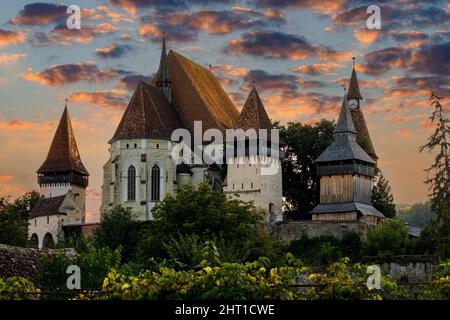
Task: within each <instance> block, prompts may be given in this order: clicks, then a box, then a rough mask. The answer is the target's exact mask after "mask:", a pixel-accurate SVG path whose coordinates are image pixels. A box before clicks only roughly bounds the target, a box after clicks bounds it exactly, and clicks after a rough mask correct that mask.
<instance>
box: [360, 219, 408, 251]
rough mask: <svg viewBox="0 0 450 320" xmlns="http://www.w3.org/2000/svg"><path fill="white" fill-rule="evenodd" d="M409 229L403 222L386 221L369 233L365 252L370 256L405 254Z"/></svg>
mask: <svg viewBox="0 0 450 320" xmlns="http://www.w3.org/2000/svg"><path fill="white" fill-rule="evenodd" d="M407 242H408V228H407V227H406V225H405V223H404V222H403V221H401V220H394V219H389V220H385V221H383V222H382V223H380V224H379V225H377V226H376V227H375V228H373V229H371V230H370V231H369V232H368V233H367V239H366V241H365V243H364V252H365V254H366V255H368V256H377V255H378V256H380V255H398V254H404V253H405V248H406V247H407Z"/></svg>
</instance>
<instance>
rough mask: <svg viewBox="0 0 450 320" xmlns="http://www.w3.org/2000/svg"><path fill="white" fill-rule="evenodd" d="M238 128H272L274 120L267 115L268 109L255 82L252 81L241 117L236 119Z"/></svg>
mask: <svg viewBox="0 0 450 320" xmlns="http://www.w3.org/2000/svg"><path fill="white" fill-rule="evenodd" d="M236 128H239V129H243V130H248V129H256V130H259V129H267V130H270V129H272V122H271V121H270V118H269V116H268V115H267V112H266V109H265V108H264V105H263V103H262V101H261V98H260V97H259V94H258V91H256V87H255V82H254V81H253V82H252V89H251V90H250V93H249V95H248V97H247V100H246V101H245V104H244V107H243V108H242V111H241V114H240V116H239V119H238V120H237V121H236Z"/></svg>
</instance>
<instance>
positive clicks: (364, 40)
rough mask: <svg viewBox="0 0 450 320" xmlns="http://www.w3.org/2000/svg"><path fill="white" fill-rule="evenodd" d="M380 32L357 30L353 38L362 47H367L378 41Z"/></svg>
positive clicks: (354, 31)
mask: <svg viewBox="0 0 450 320" xmlns="http://www.w3.org/2000/svg"><path fill="white" fill-rule="evenodd" d="M380 34H381V31H380V30H376V29H374V30H370V29H356V30H353V36H354V37H355V38H356V39H357V40H358V41H359V43H360V44H361V45H362V46H367V45H369V44H371V43H372V42H374V41H375V40H377V38H378V37H379V36H380Z"/></svg>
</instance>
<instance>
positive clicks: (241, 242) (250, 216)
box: [137, 184, 277, 266]
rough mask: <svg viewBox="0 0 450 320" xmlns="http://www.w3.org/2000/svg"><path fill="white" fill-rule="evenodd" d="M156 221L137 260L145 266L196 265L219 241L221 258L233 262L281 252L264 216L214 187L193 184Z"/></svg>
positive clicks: (159, 210)
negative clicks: (157, 262) (162, 261)
mask: <svg viewBox="0 0 450 320" xmlns="http://www.w3.org/2000/svg"><path fill="white" fill-rule="evenodd" d="M153 217H154V221H153V222H152V223H151V225H148V226H145V227H144V228H142V230H141V232H140V235H139V241H138V248H137V261H138V262H140V263H143V264H145V263H146V261H148V259H149V258H151V257H160V258H168V259H176V260H178V261H179V262H180V263H181V264H184V265H186V266H192V265H196V264H198V262H199V252H201V250H200V248H201V246H202V245H203V244H204V243H205V242H207V241H214V242H215V243H216V245H217V247H218V251H219V253H220V255H221V257H222V258H223V259H225V260H230V261H233V262H236V261H244V260H246V259H254V258H255V257H258V256H264V255H266V256H267V255H271V254H272V253H273V252H276V251H274V247H275V248H276V247H277V246H276V245H275V242H276V241H275V240H272V238H271V237H270V236H267V235H264V234H263V232H262V213H261V212H260V211H259V210H257V209H256V208H255V207H254V206H253V204H251V203H248V202H244V201H241V200H238V199H229V198H228V197H227V196H226V195H225V194H224V193H223V192H220V191H217V190H213V189H211V187H210V186H209V185H208V184H201V185H199V186H198V187H197V188H196V187H194V186H191V185H188V186H185V187H183V188H182V189H181V190H179V191H178V192H177V194H176V195H175V196H172V195H167V196H166V197H165V198H164V200H163V201H162V202H161V203H160V204H159V205H158V206H156V208H155V209H154V210H153Z"/></svg>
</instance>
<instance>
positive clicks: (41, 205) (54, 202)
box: [30, 194, 67, 219]
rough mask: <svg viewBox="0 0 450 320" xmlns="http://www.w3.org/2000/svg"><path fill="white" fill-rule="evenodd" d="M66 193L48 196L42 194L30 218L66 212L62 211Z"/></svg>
mask: <svg viewBox="0 0 450 320" xmlns="http://www.w3.org/2000/svg"><path fill="white" fill-rule="evenodd" d="M66 195H67V194H65V195H62V196H57V197H52V198H46V197H44V196H42V197H41V198H40V199H39V200H38V202H37V203H36V205H35V206H34V207H33V210H31V213H30V219H33V218H36V217H42V216H52V215H56V214H65V213H64V212H62V211H61V207H62V205H63V203H64V200H65V199H66Z"/></svg>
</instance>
